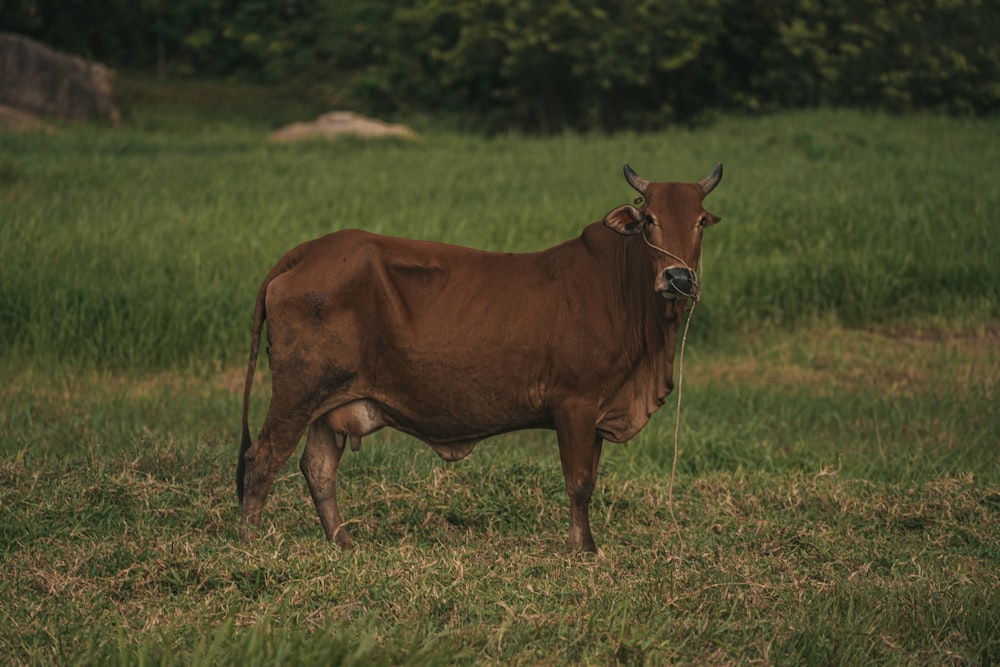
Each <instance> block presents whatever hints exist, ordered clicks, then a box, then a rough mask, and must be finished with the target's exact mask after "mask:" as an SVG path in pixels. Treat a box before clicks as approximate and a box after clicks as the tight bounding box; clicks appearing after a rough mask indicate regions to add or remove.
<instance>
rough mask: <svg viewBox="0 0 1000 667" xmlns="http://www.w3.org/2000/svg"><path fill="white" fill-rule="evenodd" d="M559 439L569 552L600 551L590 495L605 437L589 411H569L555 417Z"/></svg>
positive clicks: (592, 492) (592, 490)
mask: <svg viewBox="0 0 1000 667" xmlns="http://www.w3.org/2000/svg"><path fill="white" fill-rule="evenodd" d="M556 435H557V436H558V438H559V459H560V461H562V468H563V474H564V475H565V477H566V492H567V493H568V494H569V539H567V540H566V547H567V548H568V549H569V550H570V551H578V550H584V551H597V546H596V545H595V544H594V536H593V535H592V534H591V532H590V498H591V496H592V495H593V494H594V482H595V480H596V479H597V465H598V462H599V461H600V458H601V449H602V445H603V443H604V441H603V439H602V438H601V437H600V436H599V435H597V429H596V426H595V421H594V418H593V416H592V415H590V414H580V413H576V414H574V413H572V412H570V413H568V414H564V415H562V416H561V417H560V418H557V420H556Z"/></svg>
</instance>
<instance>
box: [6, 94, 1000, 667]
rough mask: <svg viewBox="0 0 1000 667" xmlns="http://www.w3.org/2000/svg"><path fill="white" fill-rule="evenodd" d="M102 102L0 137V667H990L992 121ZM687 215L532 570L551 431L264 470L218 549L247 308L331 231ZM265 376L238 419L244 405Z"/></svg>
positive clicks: (993, 614)
mask: <svg viewBox="0 0 1000 667" xmlns="http://www.w3.org/2000/svg"><path fill="white" fill-rule="evenodd" d="M268 129H269V128H268V126H267V124H266V123H263V122H261V121H260V120H259V119H257V118H252V117H251V118H246V117H232V116H230V117H219V116H211V115H205V114H184V113H179V112H176V111H170V112H164V111H155V110H144V109H136V110H135V115H134V116H133V118H132V119H131V120H130V123H129V124H128V126H127V127H125V128H122V129H119V130H100V129H93V128H91V129H78V128H69V129H66V130H64V131H63V132H62V133H60V134H56V135H52V136H0V373H3V374H4V376H5V378H6V382H5V383H4V385H3V387H2V388H0V395H2V399H0V482H2V483H0V550H2V553H3V557H4V568H3V572H2V573H0V655H3V656H5V660H4V661H5V662H10V663H14V664H25V663H26V664H60V665H64V664H101V665H107V664H167V665H174V664H176V665H190V664H212V665H215V664H239V665H255V664H259V665H269V664H292V663H307V664H340V663H343V664H356V663H364V664H445V663H477V664H478V663H486V664H490V663H492V664H501V663H502V664H510V663H513V664H574V663H583V664H616V663H620V664H662V663H710V664H719V663H724V664H725V663H751V662H755V663H764V664H836V665H841V664H993V663H997V662H1000V454H998V444H1000V412H998V410H997V409H996V407H995V406H996V403H997V401H998V398H1000V396H998V394H1000V225H998V224H997V216H996V211H997V210H1000V188H997V187H996V186H995V183H996V181H997V177H998V176H1000V173H998V171H1000V170H998V168H997V165H998V164H1000V124H998V122H997V121H996V120H979V121H974V120H956V119H945V118H938V117H931V116H914V117H901V118H896V117H889V116H882V115H873V114H862V113H854V112H844V111H815V112H801V113H792V114H785V115H781V116H774V117H767V118H760V119H722V120H720V121H718V122H717V123H715V124H713V125H711V126H708V127H705V128H700V129H696V130H684V129H675V130H669V131H665V132H662V133H657V134H642V135H637V134H620V135H612V136H590V137H581V136H575V135H566V136H559V137H549V138H525V137H519V136H505V137H495V138H481V137H473V136H462V135H457V134H454V133H450V132H448V131H445V130H442V129H439V128H438V129H436V128H434V127H428V128H422V129H424V130H425V133H424V137H423V139H422V140H421V141H419V142H416V143H400V142H389V143H365V142H360V141H343V142H338V143H335V144H332V145H325V144H312V145H306V146H292V147H289V146H270V145H268V144H266V143H265V142H264V141H263V136H264V135H265V133H266V131H267V130H268ZM720 160H721V161H723V162H724V163H725V165H726V174H725V178H724V180H723V182H722V184H721V185H720V186H719V188H718V189H717V190H716V192H714V193H713V194H712V195H711V197H710V199H709V200H708V201H707V207H708V208H709V210H711V211H712V212H714V213H716V214H718V215H720V216H722V218H723V222H722V223H721V224H720V225H718V226H716V227H713V228H712V229H711V230H709V231H708V232H707V234H706V240H705V248H706V250H705V274H704V300H703V302H702V303H701V304H700V305H699V306H698V308H697V310H696V312H695V316H694V321H693V324H692V337H691V340H690V341H689V346H688V351H687V359H686V366H685V384H684V400H683V406H682V407H683V410H682V417H681V429H680V437H681V452H680V459H679V465H678V476H677V483H676V488H675V490H674V513H675V514H676V516H677V520H678V526H677V527H676V528H675V526H674V523H673V521H672V519H671V512H670V507H669V506H668V503H667V488H668V487H667V484H668V480H669V474H670V467H671V458H672V454H673V450H672V441H673V429H674V421H673V418H674V410H673V407H672V406H671V405H670V403H669V401H668V405H667V406H666V407H665V408H664V409H663V410H661V411H660V412H659V413H658V414H657V415H656V416H655V417H654V419H653V420H652V421H651V423H650V424H649V426H648V427H647V428H646V429H645V430H644V431H643V432H642V433H641V434H640V436H638V437H637V438H636V439H634V440H633V441H631V442H629V443H627V444H625V445H609V446H608V447H606V448H605V455H604V458H603V461H602V471H601V476H600V479H599V482H598V489H597V491H596V493H595V499H594V507H593V512H592V515H593V522H594V530H595V537H596V539H597V541H598V546H599V547H600V551H599V553H598V554H597V555H595V556H571V555H568V554H566V553H564V552H563V550H562V547H563V542H564V539H565V531H566V527H567V521H568V510H567V500H566V498H565V491H564V487H563V482H562V475H561V471H560V469H559V463H558V455H557V453H556V447H555V442H554V438H553V436H552V434H550V433H547V432H524V433H517V434H512V435H508V436H504V437H502V438H497V439H494V440H491V441H487V442H485V443H483V444H481V445H480V446H479V447H478V448H477V450H476V451H475V452H474V453H473V454H472V455H471V456H470V457H469V459H467V460H465V461H463V462H461V463H459V464H446V463H444V462H442V461H440V460H439V459H438V458H437V457H436V456H435V455H434V454H433V452H432V451H431V450H430V449H429V448H426V447H423V446H421V445H419V443H416V442H415V441H413V440H411V439H409V438H406V437H403V436H401V435H399V434H393V433H386V432H382V433H380V434H377V435H376V436H373V437H371V438H368V439H366V441H365V446H364V448H363V449H362V451H360V452H358V453H356V454H355V453H351V454H350V455H348V456H347V457H345V461H344V464H343V466H342V467H341V479H342V487H341V488H342V491H341V494H342V499H341V503H342V506H343V509H344V512H345V515H346V517H347V518H348V520H349V521H350V522H351V526H350V530H351V532H352V535H353V537H354V538H355V542H356V543H357V548H356V549H354V550H353V551H351V552H339V551H336V550H334V549H332V548H331V547H330V546H329V545H328V544H327V543H326V542H325V541H324V540H323V539H322V537H321V535H322V533H321V529H320V527H319V524H318V520H317V518H316V516H315V512H314V510H313V508H312V504H311V502H310V501H309V499H308V492H307V491H306V489H305V485H304V482H303V480H302V478H301V476H300V475H299V474H298V472H297V468H296V466H294V465H292V464H291V463H290V464H289V465H288V466H287V467H286V469H285V470H284V471H283V473H282V474H281V475H280V476H279V481H278V483H277V484H276V487H275V491H274V493H273V495H272V497H271V499H270V501H269V504H268V510H267V512H266V514H265V525H264V527H265V534H264V536H263V537H262V539H260V540H259V541H258V542H257V543H255V544H254V545H253V546H251V547H243V546H241V545H240V544H239V543H238V540H237V520H238V510H237V506H236V499H235V492H234V488H233V478H234V470H235V457H236V449H237V442H236V441H237V435H236V434H237V430H238V421H239V408H240V391H241V388H242V387H241V384H242V371H243V367H244V363H245V355H246V354H247V350H248V344H249V341H248V329H249V320H250V314H251V309H252V303H253V298H254V296H255V294H256V289H257V287H258V284H259V281H260V280H261V278H262V277H263V275H264V274H265V273H266V271H267V269H268V268H269V267H270V266H271V264H272V263H273V262H274V261H275V260H276V259H277V258H278V257H279V256H280V255H281V254H282V253H283V252H284V251H285V250H286V249H288V248H290V247H291V246H292V245H294V244H296V243H298V242H300V241H303V240H306V239H308V238H311V237H313V236H316V235H318V234H321V233H324V232H326V231H331V230H333V229H336V228H340V227H347V226H352V227H363V228H366V229H371V230H374V231H380V232H385V233H392V234H397V235H402V236H410V237H419V238H430V239H437V240H443V241H448V242H453V243H460V244H466V245H474V246H479V247H484V248H489V249H494V250H513V251H519V250H531V249H538V248H542V247H546V246H549V245H552V244H554V243H557V242H559V241H561V240H564V239H566V238H569V237H570V236H572V235H575V234H577V233H579V231H580V229H582V227H583V226H584V225H585V224H586V223H588V222H590V221H592V220H595V219H599V218H600V217H601V216H602V215H603V214H604V213H605V212H606V211H607V210H609V209H610V208H612V207H613V206H615V205H617V204H620V203H623V202H625V201H628V200H629V199H631V197H632V196H633V194H634V193H633V192H632V191H631V190H630V189H629V188H628V186H627V185H626V184H625V182H624V179H622V177H621V172H620V168H621V163H622V162H624V161H629V162H630V163H631V164H632V165H633V166H634V167H635V168H636V169H637V170H638V171H639V172H640V173H641V174H643V175H644V176H647V177H649V178H652V179H656V180H673V179H677V180H695V179H700V178H702V177H704V176H705V175H707V174H708V172H709V171H710V170H711V168H712V166H713V165H714V164H715V162H716V161H720ZM259 375H260V382H259V386H258V388H257V389H256V393H255V395H254V402H253V406H252V407H253V414H252V419H251V422H252V424H253V425H254V426H257V427H259V425H260V423H261V420H262V418H263V412H264V409H265V406H266V400H267V395H268V382H267V377H268V375H267V373H266V371H265V372H262V373H260V374H259Z"/></svg>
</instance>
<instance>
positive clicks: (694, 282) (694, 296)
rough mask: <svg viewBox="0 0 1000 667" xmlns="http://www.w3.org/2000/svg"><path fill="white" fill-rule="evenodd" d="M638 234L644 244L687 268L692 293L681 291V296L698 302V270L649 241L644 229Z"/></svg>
mask: <svg viewBox="0 0 1000 667" xmlns="http://www.w3.org/2000/svg"><path fill="white" fill-rule="evenodd" d="M640 235H641V236H642V241H643V243H645V244H646V245H648V246H649V247H650V248H652V249H653V250H656V251H658V252H661V253H663V254H664V255H666V256H667V257H670V258H673V259H676V260H677V261H678V262H680V263H681V265H683V266H684V268H685V269H687V270H688V271H690V272H691V277H692V281H691V282H692V290H691V291H692V293H687V292H681V296H686V297H688V298H689V299H691V300H692V301H693V303H698V299H699V298H701V281H700V280H699V278H698V273H699V271H695V270H694V269H692V268H691V266H690V265H689V264H688V263H687V262H685V261H684V260H683V259H681V258H680V257H678V256H677V255H675V254H674V253H672V252H670V251H669V250H664V249H663V248H661V247H660V246H658V245H656V244H655V243H653V242H652V241H650V240H649V239H648V238H646V231H645V230H643V231H642V233H641V234H640ZM698 268H699V269H701V258H698ZM671 282H672V281H671ZM674 288H675V289H676V288H677V286H676V285H674ZM678 291H679V292H680V290H678ZM692 310H694V307H693V306H692ZM688 320H690V317H689V318H688Z"/></svg>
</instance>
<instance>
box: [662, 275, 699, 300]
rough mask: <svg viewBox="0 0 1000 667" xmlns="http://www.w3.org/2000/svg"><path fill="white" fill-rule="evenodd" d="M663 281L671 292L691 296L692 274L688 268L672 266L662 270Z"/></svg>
mask: <svg viewBox="0 0 1000 667" xmlns="http://www.w3.org/2000/svg"><path fill="white" fill-rule="evenodd" d="M663 283H664V284H665V285H666V287H667V291H668V292H670V293H671V294H678V295H681V296H693V294H694V285H695V283H694V274H693V273H691V271H690V270H688V269H683V268H674V269H666V270H665V271H664V272H663Z"/></svg>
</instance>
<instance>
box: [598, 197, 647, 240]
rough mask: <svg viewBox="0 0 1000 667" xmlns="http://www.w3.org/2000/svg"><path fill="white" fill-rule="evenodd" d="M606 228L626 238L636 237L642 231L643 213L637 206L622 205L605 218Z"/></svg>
mask: <svg viewBox="0 0 1000 667" xmlns="http://www.w3.org/2000/svg"><path fill="white" fill-rule="evenodd" d="M603 222H604V226H605V227H608V228H609V229H613V230H615V231H616V232H618V233H619V234H623V235H624V236H634V235H636V234H638V233H639V232H641V231H642V213H640V212H639V209H637V208H636V207H635V206H631V205H629V204H622V205H621V206H617V207H615V208H613V209H611V210H610V211H609V212H608V214H607V215H606V216H604V221H603Z"/></svg>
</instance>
